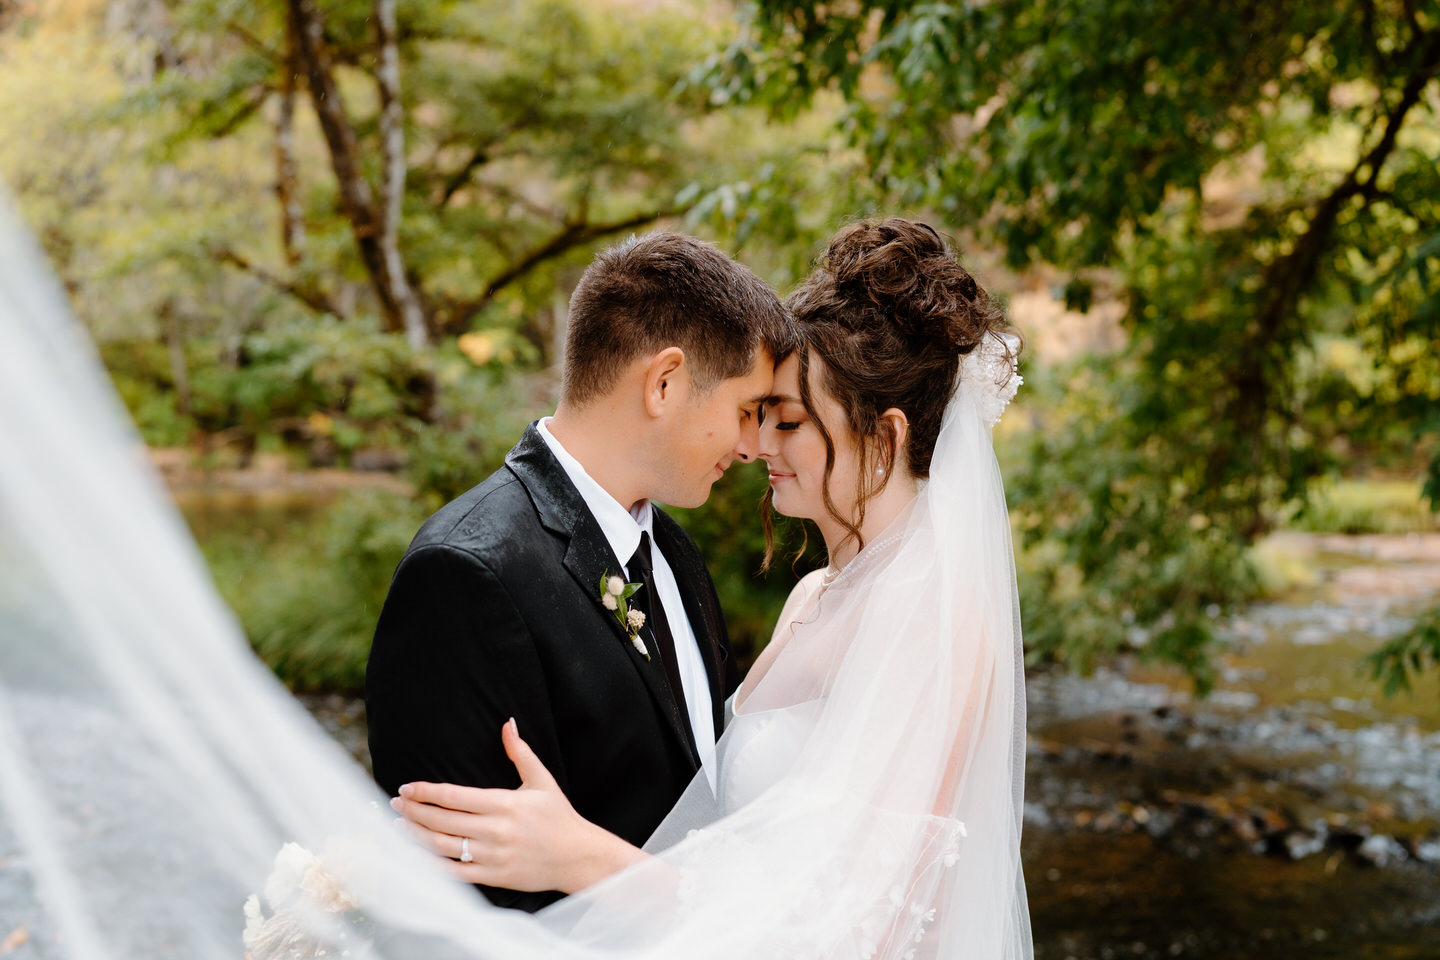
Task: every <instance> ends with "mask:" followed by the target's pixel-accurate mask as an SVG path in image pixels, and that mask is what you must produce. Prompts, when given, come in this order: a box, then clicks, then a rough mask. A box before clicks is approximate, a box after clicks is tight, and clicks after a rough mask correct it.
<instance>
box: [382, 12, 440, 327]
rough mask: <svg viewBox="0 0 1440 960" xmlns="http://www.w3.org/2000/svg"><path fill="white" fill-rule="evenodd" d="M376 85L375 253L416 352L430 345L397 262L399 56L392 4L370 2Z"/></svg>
mask: <svg viewBox="0 0 1440 960" xmlns="http://www.w3.org/2000/svg"><path fill="white" fill-rule="evenodd" d="M375 41H376V42H375V47H376V51H377V54H378V56H377V58H376V59H377V69H376V71H375V79H376V84H377V85H378V86H379V89H380V135H381V140H382V142H383V144H384V154H385V175H384V180H383V187H382V193H383V195H384V198H385V206H384V209H383V211H382V215H381V232H380V249H381V252H382V254H383V255H384V262H385V273H386V280H387V282H388V283H389V284H390V289H391V290H392V291H394V295H395V301H396V305H397V306H398V307H399V308H400V317H401V322H402V323H403V324H404V327H405V339H406V340H408V341H409V342H410V346H411V347H413V348H414V349H416V350H422V349H424V348H425V347H426V346H428V345H429V341H430V335H429V331H428V330H426V328H425V316H424V313H423V312H422V311H421V309H420V303H419V301H418V300H417V299H416V297H415V292H414V291H413V290H411V289H410V283H409V281H408V280H407V279H406V277H405V264H404V262H403V261H402V260H401V258H400V217H401V213H402V210H403V206H404V200H405V116H404V111H403V108H402V107H401V104H400V52H399V49H398V47H397V45H396V42H395V0H375Z"/></svg>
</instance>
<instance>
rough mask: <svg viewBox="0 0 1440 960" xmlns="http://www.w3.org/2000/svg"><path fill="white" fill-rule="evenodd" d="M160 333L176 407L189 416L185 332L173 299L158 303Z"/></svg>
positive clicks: (188, 377) (188, 375) (182, 414)
mask: <svg viewBox="0 0 1440 960" xmlns="http://www.w3.org/2000/svg"><path fill="white" fill-rule="evenodd" d="M159 313H160V321H161V323H162V324H163V325H164V326H163V327H162V329H161V335H162V336H163V337H164V338H165V348H166V350H167V351H168V352H169V354H170V377H171V379H173V380H174V381H175V399H176V409H178V410H179V411H180V415H181V416H183V417H188V416H190V411H191V405H190V370H189V368H188V367H187V366H186V364H185V333H184V331H183V330H182V329H181V327H180V314H179V312H178V311H176V309H175V301H174V300H173V299H167V300H166V301H165V302H164V303H162V304H161V305H160V311H159Z"/></svg>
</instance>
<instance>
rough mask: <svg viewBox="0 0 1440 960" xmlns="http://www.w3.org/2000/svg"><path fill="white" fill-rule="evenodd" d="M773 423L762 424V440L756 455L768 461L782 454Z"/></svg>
mask: <svg viewBox="0 0 1440 960" xmlns="http://www.w3.org/2000/svg"><path fill="white" fill-rule="evenodd" d="M778 433H779V431H778V430H776V429H775V427H774V425H773V424H769V423H761V424H760V442H759V444H758V445H757V447H756V450H755V455H756V456H757V457H759V458H760V459H761V460H764V461H766V462H768V461H770V460H771V459H772V458H774V457H777V456H779V455H780V442H779V437H778V436H777V434H778Z"/></svg>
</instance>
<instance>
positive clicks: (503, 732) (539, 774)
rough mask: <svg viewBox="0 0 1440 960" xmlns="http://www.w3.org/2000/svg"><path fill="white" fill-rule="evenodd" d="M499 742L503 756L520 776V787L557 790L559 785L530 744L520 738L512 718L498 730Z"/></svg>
mask: <svg viewBox="0 0 1440 960" xmlns="http://www.w3.org/2000/svg"><path fill="white" fill-rule="evenodd" d="M500 742H501V744H503V745H504V747H505V755H506V756H507V757H509V758H510V762H511V763H513V764H515V770H516V771H517V772H518V773H519V774H520V785H521V786H522V787H531V788H540V789H556V790H558V789H559V784H557V783H556V782H555V778H554V777H552V776H550V771H549V770H547V769H545V764H544V763H542V762H541V761H540V758H539V757H537V756H536V755H535V751H534V750H531V749H530V744H528V743H526V742H525V741H524V740H522V739H521V738H520V727H519V724H517V723H516V722H515V718H514V717H511V718H510V719H509V720H507V721H505V725H504V726H503V727H501V728H500Z"/></svg>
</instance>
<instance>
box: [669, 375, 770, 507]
mask: <svg viewBox="0 0 1440 960" xmlns="http://www.w3.org/2000/svg"><path fill="white" fill-rule="evenodd" d="M773 379H774V361H773V360H772V359H771V357H770V354H769V353H768V352H767V351H765V350H763V349H761V350H759V351H757V355H756V357H755V362H754V364H753V365H752V366H751V368H750V372H749V373H747V374H745V376H743V377H731V378H730V379H728V380H721V381H720V383H719V384H717V385H716V386H715V388H714V389H713V390H711V391H710V392H708V393H705V394H701V395H698V396H695V395H692V396H691V397H690V398H689V399H688V402H686V403H685V404H683V405H682V406H681V407H680V409H679V410H678V411H677V413H676V416H675V419H674V421H673V423H672V424H671V429H670V430H669V431H667V433H668V434H669V437H668V443H667V455H666V457H665V459H664V468H663V470H662V472H663V474H664V476H663V478H662V483H663V484H664V486H665V487H666V490H665V491H664V493H663V494H662V493H657V495H656V499H658V500H660V501H661V502H663V503H668V504H671V505H672V506H676V507H698V506H700V504H702V503H704V502H705V501H706V499H708V498H709V496H710V487H711V485H712V484H714V483H715V481H716V480H719V479H720V477H721V476H723V475H724V473H725V469H726V468H727V467H729V466H730V464H731V463H733V462H734V461H736V460H743V461H746V462H754V460H755V458H756V454H757V451H758V448H759V444H760V428H759V422H760V416H759V412H760V405H761V403H763V402H764V400H765V398H766V397H768V396H769V395H770V392H771V383H772V381H773Z"/></svg>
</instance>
